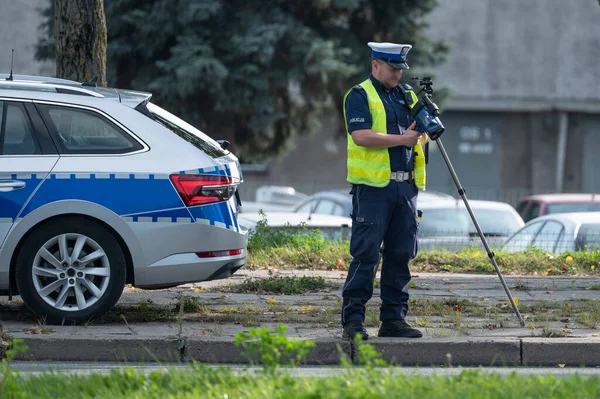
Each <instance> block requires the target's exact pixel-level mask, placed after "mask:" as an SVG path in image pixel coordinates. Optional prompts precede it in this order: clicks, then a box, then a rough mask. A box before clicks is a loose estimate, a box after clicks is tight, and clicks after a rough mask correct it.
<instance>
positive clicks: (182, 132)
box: [136, 103, 229, 158]
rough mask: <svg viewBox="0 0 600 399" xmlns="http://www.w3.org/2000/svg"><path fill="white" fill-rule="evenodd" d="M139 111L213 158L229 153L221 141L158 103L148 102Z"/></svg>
mask: <svg viewBox="0 0 600 399" xmlns="http://www.w3.org/2000/svg"><path fill="white" fill-rule="evenodd" d="M138 108H139V106H138ZM138 108H136V109H138ZM138 111H140V112H141V113H142V114H144V115H146V116H149V117H150V118H152V119H153V120H154V121H155V122H157V123H160V124H161V125H163V126H164V127H166V128H167V129H169V130H170V131H172V132H173V133H175V134H176V135H178V136H179V137H181V138H182V139H184V140H185V141H187V142H188V143H190V144H192V145H193V146H194V147H196V148H198V149H199V150H202V152H204V153H205V154H206V155H208V156H210V157H212V158H220V157H222V156H225V155H227V154H229V151H226V150H224V149H223V148H221V146H220V145H219V143H217V142H216V141H215V140H213V139H212V138H210V137H209V136H207V135H206V134H204V133H202V132H201V131H200V130H198V129H196V128H195V127H194V126H192V125H190V124H189V123H187V122H186V121H184V120H183V119H180V118H178V117H176V116H175V115H173V114H172V113H170V112H168V111H166V110H164V109H162V108H161V107H159V106H158V105H156V104H152V103H148V104H146V106H145V109H141V108H140V109H138Z"/></svg>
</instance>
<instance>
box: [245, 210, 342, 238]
mask: <svg viewBox="0 0 600 399" xmlns="http://www.w3.org/2000/svg"><path fill="white" fill-rule="evenodd" d="M263 217H264V218H266V222H267V226H269V228H273V229H282V228H295V229H301V228H303V226H304V227H305V228H306V229H307V230H317V229H318V230H320V231H321V232H322V233H323V238H325V239H327V240H332V241H333V240H341V239H348V240H349V239H350V234H351V232H352V219H350V218H349V217H344V216H333V215H319V214H313V215H311V217H310V218H308V217H307V215H304V214H301V213H293V212H292V213H290V212H274V213H265V214H264V216H263V215H261V214H259V213H242V214H240V215H239V218H238V221H239V223H240V226H242V227H243V228H245V229H247V230H249V231H252V232H255V231H256V225H257V224H258V222H259V221H261V220H262V219H263Z"/></svg>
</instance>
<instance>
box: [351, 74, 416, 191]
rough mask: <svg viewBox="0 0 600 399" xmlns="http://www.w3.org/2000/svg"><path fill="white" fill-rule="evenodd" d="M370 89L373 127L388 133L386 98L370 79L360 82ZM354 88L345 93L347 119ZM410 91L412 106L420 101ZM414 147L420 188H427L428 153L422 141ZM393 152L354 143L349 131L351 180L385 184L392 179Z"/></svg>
mask: <svg viewBox="0 0 600 399" xmlns="http://www.w3.org/2000/svg"><path fill="white" fill-rule="evenodd" d="M359 86H360V87H362V88H363V89H364V90H365V92H366V93H367V99H368V101H369V110H370V111H371V117H372V119H373V124H372V127H371V129H372V130H374V131H375V132H378V133H382V134H387V124H386V114H385V108H384V106H383V102H382V101H381V98H380V97H379V94H378V93H377V90H376V89H375V86H373V83H372V82H371V80H370V79H367V80H365V81H364V82H362V83H361V84H360V85H359ZM350 91H352V89H350V90H348V92H347V93H346V95H345V96H344V121H346V97H348V94H349V93H350ZM406 93H407V94H409V95H410V98H411V99H412V102H411V103H410V104H409V107H410V108H412V107H413V106H414V105H415V104H416V103H417V96H416V95H415V92H414V91H413V90H406ZM346 132H348V122H347V121H346ZM413 149H414V151H415V167H414V172H415V184H416V185H417V187H418V188H419V189H421V190H425V157H424V155H423V149H422V147H421V145H420V144H417V145H416V146H415V147H414V148H413ZM390 172H391V169H390V154H389V152H388V149H387V148H366V147H362V146H359V145H356V144H354V140H352V135H350V134H348V176H347V180H348V182H350V183H355V184H366V185H369V186H374V187H385V186H387V185H388V184H389V183H390Z"/></svg>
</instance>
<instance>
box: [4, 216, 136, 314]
mask: <svg viewBox="0 0 600 399" xmlns="http://www.w3.org/2000/svg"><path fill="white" fill-rule="evenodd" d="M125 273H126V260H125V255H124V254H123V249H122V248H121V246H120V245H119V243H118V242H117V240H116V239H115V237H114V236H113V235H112V234H111V233H110V232H109V231H108V230H107V229H106V228H104V227H103V226H101V225H100V224H98V223H96V222H93V221H90V220H88V219H84V218H74V217H70V218H66V219H59V220H54V221H51V222H49V223H46V224H43V225H41V226H39V227H36V228H35V229H34V230H33V231H32V232H31V234H30V235H29V236H28V237H27V238H26V240H25V242H24V243H23V245H22V247H21V250H20V251H19V254H18V256H17V259H16V270H15V278H16V283H17V288H18V289H19V294H20V295H21V298H22V299H23V302H24V303H25V304H26V305H27V307H29V308H30V309H31V310H32V311H33V312H35V313H37V314H38V315H40V316H41V317H42V319H43V320H45V322H47V323H49V324H64V323H72V322H82V321H83V322H85V321H88V320H89V319H91V318H93V317H99V316H101V315H103V314H105V313H106V312H108V311H109V310H110V309H112V307H113V306H114V305H115V304H116V303H117V301H118V300H119V298H120V297H121V294H122V292H123V287H124V285H125Z"/></svg>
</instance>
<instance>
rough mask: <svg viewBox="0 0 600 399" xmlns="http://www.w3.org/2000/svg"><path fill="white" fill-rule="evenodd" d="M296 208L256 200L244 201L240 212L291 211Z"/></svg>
mask: <svg viewBox="0 0 600 399" xmlns="http://www.w3.org/2000/svg"><path fill="white" fill-rule="evenodd" d="M293 209H294V207H293V206H290V205H281V204H273V203H270V202H255V201H242V205H241V206H240V213H256V212H260V211H263V212H269V213H273V212H291V211H292V210H293Z"/></svg>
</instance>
